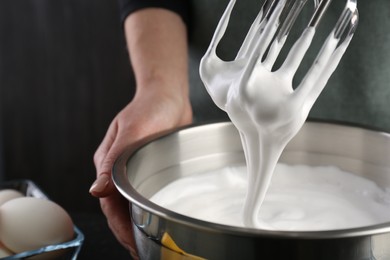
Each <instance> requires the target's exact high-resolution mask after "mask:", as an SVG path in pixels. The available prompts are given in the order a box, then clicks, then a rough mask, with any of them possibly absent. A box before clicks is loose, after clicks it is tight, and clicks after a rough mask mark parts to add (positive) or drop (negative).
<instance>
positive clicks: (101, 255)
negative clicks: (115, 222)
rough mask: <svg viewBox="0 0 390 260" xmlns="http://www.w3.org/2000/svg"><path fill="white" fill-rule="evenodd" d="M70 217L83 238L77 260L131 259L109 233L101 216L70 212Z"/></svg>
mask: <svg viewBox="0 0 390 260" xmlns="http://www.w3.org/2000/svg"><path fill="white" fill-rule="evenodd" d="M71 215H72V218H73V221H74V223H75V225H76V226H77V227H78V228H79V229H80V230H81V231H82V232H83V234H84V236H85V239H84V243H83V246H82V248H81V251H80V254H79V257H78V259H81V260H83V259H85V260H90V259H97V260H100V259H108V260H109V259H115V260H121V259H126V260H129V259H131V257H130V254H129V253H128V252H127V251H126V250H125V249H124V248H123V247H122V246H121V245H120V244H119V242H118V241H117V240H116V239H115V237H114V235H113V234H112V233H111V231H110V229H109V228H108V225H107V221H106V219H105V217H104V216H103V214H99V213H79V212H76V213H72V212H71Z"/></svg>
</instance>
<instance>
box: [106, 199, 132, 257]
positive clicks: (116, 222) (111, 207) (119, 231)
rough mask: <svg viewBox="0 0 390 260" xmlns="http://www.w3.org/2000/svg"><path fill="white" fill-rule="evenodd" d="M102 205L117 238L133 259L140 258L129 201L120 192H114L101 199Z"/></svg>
mask: <svg viewBox="0 0 390 260" xmlns="http://www.w3.org/2000/svg"><path fill="white" fill-rule="evenodd" d="M100 205H101V208H102V211H103V213H104V215H105V216H106V218H107V222H108V226H109V227H110V229H111V231H112V233H113V234H114V235H115V237H116V239H117V240H118V241H119V243H121V245H122V246H123V247H125V248H126V249H127V250H128V251H129V252H130V254H131V256H132V257H133V259H138V254H137V250H136V244H135V240H134V233H133V226H132V221H131V217H130V216H131V215H130V212H129V202H128V201H127V200H126V199H125V198H123V197H122V196H121V195H120V194H119V193H118V192H114V193H113V194H111V195H110V196H108V197H105V198H102V199H100Z"/></svg>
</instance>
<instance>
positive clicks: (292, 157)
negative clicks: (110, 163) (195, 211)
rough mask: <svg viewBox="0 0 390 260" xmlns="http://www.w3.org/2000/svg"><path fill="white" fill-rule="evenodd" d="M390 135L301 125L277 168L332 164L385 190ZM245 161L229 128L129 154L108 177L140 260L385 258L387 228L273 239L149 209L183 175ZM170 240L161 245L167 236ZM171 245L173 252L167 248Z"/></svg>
mask: <svg viewBox="0 0 390 260" xmlns="http://www.w3.org/2000/svg"><path fill="white" fill-rule="evenodd" d="M389 154H390V135H389V134H387V133H383V132H378V131H372V130H367V129H363V128H359V127H354V126H345V125H339V124H332V123H324V122H308V123H305V125H304V127H303V128H302V130H301V131H300V132H299V133H298V135H297V136H296V137H295V138H294V139H293V140H292V141H291V142H290V143H289V145H288V147H287V148H286V149H285V151H284V153H283V154H282V157H281V161H282V162H285V163H289V164H307V165H335V166H338V167H340V168H341V169H343V170H346V171H350V172H353V173H356V174H358V175H361V176H364V177H366V178H368V179H371V180H373V181H375V182H376V183H378V185H379V186H380V187H382V188H385V187H390V160H389V159H390V158H389ZM244 162H245V160H244V156H243V152H242V147H241V143H240V138H239V136H238V133H237V131H236V129H235V128H234V126H233V125H232V124H231V123H216V124H208V125H202V126H196V127H191V128H187V129H183V130H180V131H178V132H175V133H173V134H169V135H167V136H164V137H161V138H158V139H156V140H154V141H152V142H149V143H148V144H146V145H145V146H143V147H142V148H141V149H139V150H138V151H133V150H127V151H126V152H125V153H124V154H123V155H122V156H121V157H120V158H119V159H118V160H117V162H116V164H115V166H114V171H113V178H114V182H115V184H116V186H117V188H118V190H119V191H120V192H121V193H122V194H123V195H124V196H125V197H126V198H127V199H128V200H129V202H130V211H131V215H132V221H133V225H134V235H135V238H136V243H137V249H138V252H139V254H140V256H141V259H169V258H170V257H173V256H176V257H177V256H181V257H183V259H194V258H196V256H197V257H201V258H206V259H292V260H294V259H297V260H306V259H310V260H311V259H316V260H317V259H324V260H325V259H326V260H330V259H331V260H334V259H343V260H346V259H362V260H363V259H390V246H389V245H390V216H389V222H388V223H385V224H381V225H375V226H370V227H364V228H355V229H347V230H335V231H315V232H275V231H263V230H256V229H248V228H240V227H232V226H225V225H218V224H213V223H209V222H205V221H201V220H197V219H193V218H190V217H186V216H183V215H180V214H177V213H174V212H171V211H169V210H167V209H164V208H162V207H159V206H158V205H155V204H154V203H151V202H150V201H149V200H148V198H150V196H152V195H153V194H154V193H155V192H156V191H158V190H159V189H161V188H162V187H164V186H165V185H166V184H168V183H170V182H171V181H173V180H175V179H177V178H180V177H181V176H186V175H191V174H196V173H199V172H204V171H209V170H213V169H218V168H221V167H224V166H226V165H232V164H243V163H244ZM167 234H168V235H169V237H170V238H171V239H172V240H169V241H168V242H167V241H165V240H164V237H166V235H167ZM172 244H174V245H172Z"/></svg>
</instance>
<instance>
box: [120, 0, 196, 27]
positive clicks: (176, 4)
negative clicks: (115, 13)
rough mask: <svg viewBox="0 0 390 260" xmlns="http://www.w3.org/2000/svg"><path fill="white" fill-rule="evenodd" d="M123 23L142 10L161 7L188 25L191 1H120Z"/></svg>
mask: <svg viewBox="0 0 390 260" xmlns="http://www.w3.org/2000/svg"><path fill="white" fill-rule="evenodd" d="M118 2H119V8H120V9H119V10H120V15H121V21H122V23H123V22H124V21H125V19H126V17H127V16H128V15H129V14H131V13H133V12H135V11H137V10H139V9H142V8H147V7H160V8H165V9H168V10H171V11H173V12H175V13H177V14H178V15H180V16H181V18H182V19H183V21H184V22H185V23H186V24H187V25H188V22H189V3H188V2H189V1H188V0H118Z"/></svg>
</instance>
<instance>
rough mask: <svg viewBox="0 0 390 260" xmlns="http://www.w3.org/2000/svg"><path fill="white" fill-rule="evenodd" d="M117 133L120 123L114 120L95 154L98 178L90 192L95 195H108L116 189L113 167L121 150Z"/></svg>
mask: <svg viewBox="0 0 390 260" xmlns="http://www.w3.org/2000/svg"><path fill="white" fill-rule="evenodd" d="M117 135H118V124H117V122H116V120H114V121H113V122H112V123H111V125H110V127H109V128H108V131H107V133H106V136H105V137H104V139H103V141H102V143H101V144H100V146H99V148H98V149H97V150H96V152H95V155H94V163H95V167H96V180H95V181H94V183H93V184H92V185H91V188H90V189H89V192H90V193H91V194H92V195H93V196H95V197H105V196H108V195H109V194H111V193H112V192H113V191H114V190H115V186H114V183H113V182H112V179H111V169H112V165H113V164H114V161H115V160H116V158H117V156H118V155H119V152H120V150H119V148H118V147H117V145H115V140H116V138H117Z"/></svg>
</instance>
